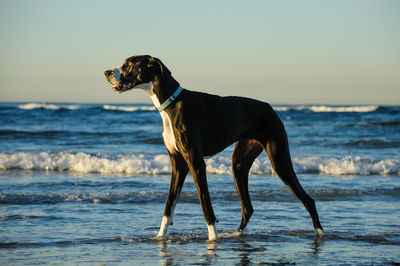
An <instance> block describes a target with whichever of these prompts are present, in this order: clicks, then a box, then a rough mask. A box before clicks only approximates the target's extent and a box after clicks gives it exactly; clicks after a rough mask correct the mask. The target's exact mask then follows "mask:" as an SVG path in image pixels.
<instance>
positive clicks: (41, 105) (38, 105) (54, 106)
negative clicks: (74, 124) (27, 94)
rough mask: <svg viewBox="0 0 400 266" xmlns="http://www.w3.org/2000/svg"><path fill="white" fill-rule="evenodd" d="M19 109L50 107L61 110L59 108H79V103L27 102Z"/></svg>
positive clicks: (50, 108)
mask: <svg viewBox="0 0 400 266" xmlns="http://www.w3.org/2000/svg"><path fill="white" fill-rule="evenodd" d="M18 108H19V109H23V110H32V109H49V110H59V109H68V110H76V109H78V108H79V106H78V105H75V104H73V105H65V104H59V105H58V104H46V103H27V104H21V105H19V106H18Z"/></svg>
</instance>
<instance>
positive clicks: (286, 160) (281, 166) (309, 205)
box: [266, 121, 324, 236]
mask: <svg viewBox="0 0 400 266" xmlns="http://www.w3.org/2000/svg"><path fill="white" fill-rule="evenodd" d="M266 151H267V154H268V156H269V159H270V160H271V163H272V167H273V168H274V170H275V172H276V173H277V174H278V176H279V177H280V178H281V180H282V181H283V182H284V183H285V184H286V185H287V186H288V187H289V188H290V190H291V191H292V192H293V193H294V194H295V195H296V197H297V198H298V199H299V200H300V201H301V202H302V203H303V205H304V207H305V208H306V209H307V211H308V212H309V214H310V216H311V219H312V221H313V225H314V229H315V230H316V232H317V233H318V234H319V235H320V236H322V235H324V233H323V230H322V226H321V223H320V221H319V218H318V212H317V209H316V207H315V201H314V200H313V199H312V198H311V197H310V196H309V195H308V194H307V193H306V192H305V191H304V189H303V188H302V186H301V185H300V182H299V180H298V179H297V176H296V174H295V172H294V169H293V165H292V160H291V158H290V153H289V145H288V140H287V136H286V131H285V128H284V126H283V124H282V122H280V121H279V122H277V128H276V131H275V134H274V135H273V136H272V137H271V138H269V140H268V141H267V143H266Z"/></svg>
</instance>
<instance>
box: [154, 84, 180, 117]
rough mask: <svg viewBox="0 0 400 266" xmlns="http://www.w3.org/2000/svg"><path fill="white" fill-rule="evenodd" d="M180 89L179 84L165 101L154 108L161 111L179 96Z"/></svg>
mask: <svg viewBox="0 0 400 266" xmlns="http://www.w3.org/2000/svg"><path fill="white" fill-rule="evenodd" d="M182 90H183V89H182V87H181V86H179V87H178V89H176V91H175V92H174V93H173V94H172V95H171V96H170V97H169V98H168V99H167V100H166V101H165V102H163V103H162V104H161V105H160V106H156V109H157V110H158V111H159V112H160V113H161V111H162V110H164V109H165V108H167V107H168V106H169V105H170V104H171V103H172V102H173V101H174V100H175V99H176V97H178V96H179V94H180V93H181V92H182Z"/></svg>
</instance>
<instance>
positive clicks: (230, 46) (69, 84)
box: [0, 0, 400, 104]
mask: <svg viewBox="0 0 400 266" xmlns="http://www.w3.org/2000/svg"><path fill="white" fill-rule="evenodd" d="M0 3H1V10H0V36H1V42H0V48H1V49H0V101H28V102H37V101H40V102H42V101H45V102H53V101H57V102H132V103H134V102H146V103H147V102H148V103H150V100H149V99H148V98H147V95H145V93H144V92H141V91H140V92H139V91H130V92H128V93H124V94H120V95H119V94H116V93H114V92H112V90H111V86H110V85H109V84H108V83H107V82H106V80H105V79H104V76H103V72H104V70H105V69H107V68H109V67H114V66H117V65H120V64H121V63H122V61H123V60H124V59H125V58H127V57H129V56H132V55H137V54H150V55H152V56H155V57H158V58H160V59H161V60H162V61H163V62H164V63H165V64H166V65H167V66H168V68H169V69H170V70H171V71H172V74H173V76H174V77H175V78H176V79H177V80H178V81H179V82H180V83H181V85H182V86H183V87H186V88H188V89H193V90H199V91H204V92H209V93H215V94H220V95H242V96H248V97H253V98H257V99H260V100H264V101H267V102H270V103H273V104H285V103H288V104H293V103H294V104H295V103H300V104H303V103H315V104H318V103H320V104H400V1H385V0H382V1H368V0H365V1H352V0H345V1H183V0H182V1H151V0H150V1H148V0H146V1H143V0H142V1H97V0H96V1H95V0H93V1H85V0H79V1H52V0H49V1H42V0H35V1H31V0H11V1H8V0H6V1H5V0H2V1H1V2H0Z"/></svg>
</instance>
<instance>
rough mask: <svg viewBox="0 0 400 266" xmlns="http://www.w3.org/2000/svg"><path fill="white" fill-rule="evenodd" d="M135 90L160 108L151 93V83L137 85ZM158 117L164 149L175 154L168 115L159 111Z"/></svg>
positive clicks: (155, 97)
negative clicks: (140, 91) (142, 93)
mask: <svg viewBox="0 0 400 266" xmlns="http://www.w3.org/2000/svg"><path fill="white" fill-rule="evenodd" d="M135 88H139V89H142V90H144V91H145V92H146V93H147V94H148V95H149V96H150V99H151V100H152V102H153V104H154V105H155V106H160V101H159V100H158V98H157V95H156V94H155V93H154V91H153V83H152V82H149V83H144V84H139V85H137V86H136V87H135ZM160 115H161V118H162V120H163V133H162V136H163V139H164V144H165V147H166V148H167V150H168V151H169V152H170V153H175V151H178V147H177V146H176V141H175V135H174V130H173V129H172V123H171V119H170V118H169V116H168V114H167V113H166V112H165V111H161V113H160Z"/></svg>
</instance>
